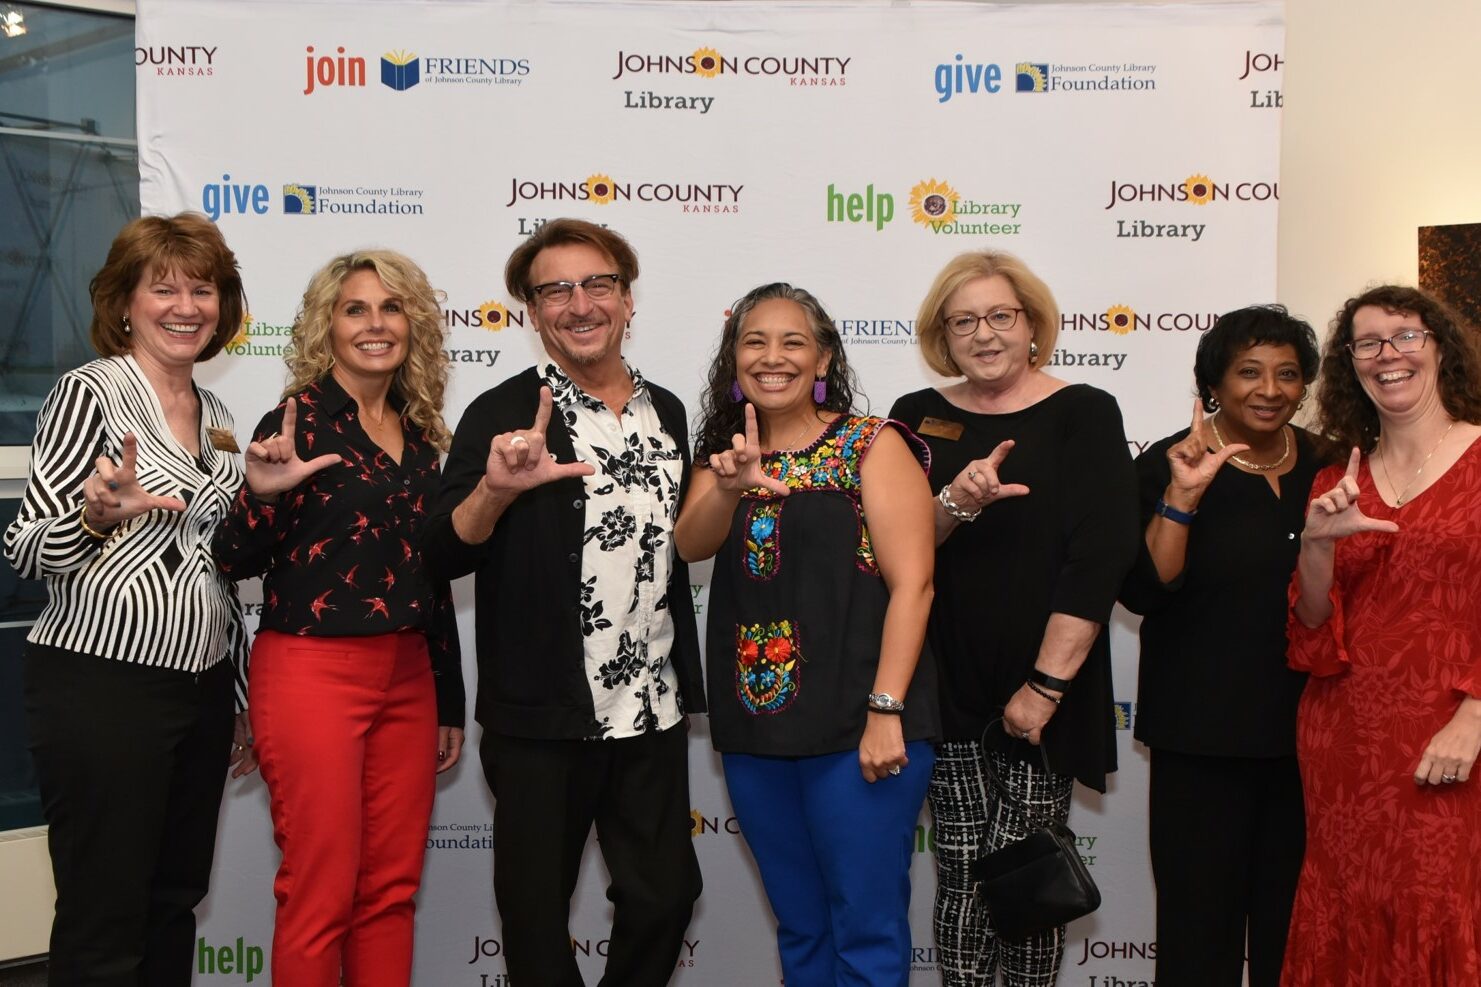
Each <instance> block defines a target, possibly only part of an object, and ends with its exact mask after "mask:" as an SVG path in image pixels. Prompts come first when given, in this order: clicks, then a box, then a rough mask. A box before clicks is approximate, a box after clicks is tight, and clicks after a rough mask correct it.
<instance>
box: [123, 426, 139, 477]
mask: <svg viewBox="0 0 1481 987" xmlns="http://www.w3.org/2000/svg"><path fill="white" fill-rule="evenodd" d="M138 458H139V440H138V439H137V438H135V437H134V433H133V432H125V433H124V435H123V461H122V462H120V463H119V464H118V468H119V469H121V470H123V471H124V472H125V473H132V472H133V471H134V463H135V462H137V461H138Z"/></svg>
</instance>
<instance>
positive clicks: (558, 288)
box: [530, 274, 622, 305]
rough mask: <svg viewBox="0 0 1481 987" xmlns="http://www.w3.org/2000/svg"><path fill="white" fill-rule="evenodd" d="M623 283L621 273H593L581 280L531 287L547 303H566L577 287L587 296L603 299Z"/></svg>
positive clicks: (538, 297)
mask: <svg viewBox="0 0 1481 987" xmlns="http://www.w3.org/2000/svg"><path fill="white" fill-rule="evenodd" d="M621 283H622V275H621V274H593V275H592V276H591V277H589V278H582V279H581V280H580V281H547V282H545V283H544V284H537V285H535V287H533V288H531V289H530V294H532V295H534V296H535V298H536V300H537V301H540V302H542V303H544V304H546V305H565V304H567V303H568V302H570V300H571V296H573V295H574V294H576V289H577V288H580V289H581V290H582V291H584V292H585V293H586V297H587V298H590V299H592V300H593V301H601V300H602V299H603V298H606V297H607V296H608V295H610V294H612V292H614V291H616V290H617V286H618V285H619V284H621Z"/></svg>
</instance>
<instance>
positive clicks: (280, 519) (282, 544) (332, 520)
mask: <svg viewBox="0 0 1481 987" xmlns="http://www.w3.org/2000/svg"><path fill="white" fill-rule="evenodd" d="M294 399H295V401H296V402H297V404H298V425H297V429H296V433H295V441H296V444H297V446H298V454H299V456H301V457H302V458H303V459H305V460H308V459H312V458H314V457H315V456H322V455H324V454H325V453H337V454H339V457H340V461H339V464H338V465H335V466H330V467H328V468H327V469H323V470H320V471H319V472H318V473H316V474H314V475H313V476H312V477H310V478H309V479H308V480H305V481H304V482H303V483H302V484H300V485H299V486H297V487H295V488H294V489H293V490H290V491H288V492H287V493H284V494H281V495H280V496H279V497H278V498H277V499H276V500H275V501H273V502H272V503H267V502H265V501H262V500H259V499H257V498H256V497H254V496H253V495H252V492H251V491H250V490H249V489H248V488H247V485H246V484H245V483H244V484H242V487H241V489H240V490H239V491H238V492H237V495H236V498H235V499H234V500H233V502H232V506H231V510H230V511H229V512H228V513H227V516H226V519H225V521H224V522H223V523H222V525H221V527H220V529H218V531H217V533H216V537H215V540H214V542H213V543H212V551H213V552H214V554H215V556H216V561H217V564H218V565H220V567H221V571H222V572H223V573H225V574H226V575H227V576H228V577H230V578H232V579H236V580H243V579H250V578H252V577H253V576H259V575H260V576H262V577H263V579H262V620H261V621H260V622H259V624H258V625H257V629H258V630H259V631H263V630H269V631H278V632H281V633H283V634H296V635H307V636H310V637H365V636H369V635H372V634H389V633H394V632H396V631H407V630H416V631H422V632H424V633H425V634H426V635H427V650H428V651H429V652H430V653H431V656H432V672H433V675H434V676H435V677H436V684H437V714H438V720H437V722H439V723H440V724H442V725H443V726H454V727H462V726H463V716H464V695H463V673H462V660H461V653H460V651H459V647H458V626H457V622H456V619H455V616H454V613H453V605H452V594H451V592H450V590H449V588H448V583H447V581H446V580H438V579H435V578H433V577H432V576H431V575H429V574H428V572H427V571H426V569H425V567H424V566H423V565H422V554H421V548H420V538H421V534H422V526H423V525H424V524H425V523H426V520H427V510H428V508H429V507H430V506H431V503H432V501H433V500H434V499H435V498H436V496H437V491H438V488H439V485H440V483H441V479H440V472H439V469H438V454H437V448H436V447H435V446H434V445H432V443H431V442H429V441H428V440H427V437H426V436H425V435H424V434H423V433H422V432H421V430H420V429H419V428H418V427H417V426H416V425H414V424H413V423H412V422H411V421H409V420H408V419H406V418H405V417H404V416H403V417H402V419H401V430H402V434H403V435H404V437H405V439H406V447H405V450H404V451H403V452H402V454H401V462H400V463H399V464H398V463H397V462H396V460H395V459H393V458H391V455H390V454H389V453H387V452H386V451H385V450H383V449H381V447H380V446H378V445H376V444H375V443H374V442H372V441H371V439H370V437H369V436H367V435H366V434H365V431H364V429H362V428H361V427H360V420H359V409H358V407H357V406H356V404H355V401H354V399H353V398H351V397H350V396H349V395H348V394H346V393H345V391H344V388H342V387H340V386H339V384H338V382H336V381H335V380H334V378H333V377H332V376H325V377H324V378H322V379H320V380H319V381H317V382H316V383H313V384H310V385H309V386H308V387H307V388H305V389H304V390H303V391H302V392H300V393H299V394H296V395H294ZM392 405H393V407H395V408H396V410H397V411H398V412H399V411H400V410H401V408H400V407H399V402H398V401H396V400H395V399H394V395H393V401H392ZM283 407H284V406H283V405H282V404H279V405H278V406H277V407H276V408H274V409H273V410H272V411H271V412H269V413H268V414H267V415H266V416H264V417H263V419H262V421H261V422H260V423H259V424H258V426H257V431H256V432H255V433H254V434H253V439H254V440H258V439H263V438H266V437H267V436H270V435H274V434H276V433H277V432H279V431H280V430H281V429H282V425H283Z"/></svg>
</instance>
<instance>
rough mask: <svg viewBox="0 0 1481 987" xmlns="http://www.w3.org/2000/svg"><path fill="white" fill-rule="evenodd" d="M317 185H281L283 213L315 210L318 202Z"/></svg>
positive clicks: (307, 212)
mask: <svg viewBox="0 0 1481 987" xmlns="http://www.w3.org/2000/svg"><path fill="white" fill-rule="evenodd" d="M318 191H319V190H318V186H312V187H310V186H304V185H297V184H290V185H284V186H283V211H284V212H285V213H302V214H304V215H308V214H309V213H312V212H315V211H316V209H315V206H316V204H317V202H318Z"/></svg>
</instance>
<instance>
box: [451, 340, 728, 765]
mask: <svg viewBox="0 0 1481 987" xmlns="http://www.w3.org/2000/svg"><path fill="white" fill-rule="evenodd" d="M541 386H542V381H541V378H540V375H539V373H538V372H537V371H536V369H535V368H534V367H531V368H530V369H528V370H526V371H525V372H524V373H521V374H519V375H518V376H515V377H511V378H510V379H509V380H506V381H504V383H502V384H500V385H499V386H498V387H495V388H493V389H492V390H489V391H485V392H484V393H483V394H481V395H480V396H479V397H478V398H477V399H476V400H475V401H474V402H473V403H472V404H471V405H469V406H468V410H467V411H465V412H464V413H463V418H462V421H460V422H459V423H458V428H457V432H456V434H454V436H453V444H452V451H451V452H450V453H449V455H448V459H447V464H446V466H445V467H444V468H443V471H442V481H443V482H442V494H441V496H440V497H439V498H438V501H437V505H436V507H435V508H434V510H433V512H432V517H431V519H430V521H429V522H428V524H427V528H426V534H425V537H424V539H423V547H422V552H423V556H424V558H425V559H426V562H427V564H428V566H429V567H431V568H432V569H433V570H435V571H439V572H440V573H441V574H442V575H444V576H445V577H446V578H448V579H454V578H456V577H458V576H461V575H464V574H466V573H469V572H473V573H475V574H476V576H475V583H474V602H475V620H476V631H477V632H476V638H477V648H478V695H477V700H476V702H475V704H474V717H475V718H476V719H477V720H478V722H479V723H480V724H482V726H483V728H484V729H485V730H489V731H492V732H494V733H498V734H503V735H507V736H514V737H529V738H534V739H545V740H577V739H584V738H587V737H595V736H598V735H599V733H600V730H599V728H598V725H597V722H596V712H595V709H594V707H593V706H592V698H591V688H590V686H589V684H588V683H587V681H586V663H585V656H584V651H583V645H584V638H583V637H582V634H581V620H580V608H579V601H580V599H581V552H582V538H583V536H584V534H585V527H586V511H585V507H586V496H585V493H586V492H585V488H584V486H583V484H582V481H581V478H580V477H574V478H570V479H564V480H557V481H555V482H553V483H548V484H546V485H544V486H542V487H536V488H535V489H533V490H527V491H525V492H524V493H522V494H520V495H519V497H518V499H516V500H515V501H514V503H512V504H510V505H509V508H508V510H506V511H505V512H504V514H503V516H502V517H500V518H499V523H498V524H497V525H496V526H495V527H494V533H493V534H492V535H491V536H489V539H488V541H486V542H484V543H483V544H482V545H469V544H467V543H465V542H464V541H463V540H462V539H461V538H459V537H458V534H457V532H456V531H455V530H454V529H453V525H452V512H453V510H454V508H456V507H457V506H458V505H459V504H461V503H462V502H463V501H464V499H466V498H467V496H468V494H469V493H470V492H471V491H472V490H473V489H474V487H475V486H476V485H477V484H478V483H479V481H480V480H481V479H482V478H483V474H484V468H485V464H486V463H487V461H488V454H489V442H490V441H491V440H492V439H493V437H494V436H495V435H498V434H500V433H502V432H508V431H512V430H514V429H520V428H529V427H530V423H531V422H533V421H534V420H535V410H536V408H537V407H538V406H539V403H540V387H541ZM648 393H649V395H650V396H651V398H652V400H653V405H654V408H655V409H656V410H657V412H658V418H659V421H661V422H662V423H663V427H664V429H665V430H666V431H667V432H668V433H669V434H670V435H671V436H673V437H674V440H675V441H676V442H677V443H678V446H679V451H680V452H681V453H682V455H683V479H682V480H681V484H680V490H679V502H680V503H681V504H682V503H683V499H684V496H685V494H686V493H687V492H688V485H689V464H690V462H689V433H688V426H687V422H686V419H685V413H684V405H683V403H682V402H680V401H679V399H678V398H677V397H675V396H674V395H673V394H671V393H669V392H668V391H666V390H664V389H663V388H661V387H657V386H655V385H654V384H653V383H652V382H649V383H648ZM546 447H547V449H548V450H549V451H550V452H552V453H554V454H555V457H556V459H557V460H559V461H560V462H562V463H570V462H575V460H576V453H575V447H574V446H573V444H572V440H571V434H570V433H569V432H568V431H567V430H566V427H565V425H564V424H563V422H562V419H561V416H560V415H559V414H556V415H552V416H551V420H550V426H549V428H548V430H547V431H546ZM668 599H669V606H670V608H671V610H672V613H673V620H674V650H673V653H672V655H671V656H670V661H671V662H672V663H673V666H674V672H675V674H676V675H677V677H678V682H679V696H680V699H681V701H682V702H683V706H684V710H685V712H688V713H698V712H703V711H704V709H705V698H704V682H703V679H702V677H701V673H700V661H699V635H698V633H697V631H696V629H695V623H694V597H693V594H692V593H691V592H690V589H689V567H688V566H687V565H686V564H685V563H684V561H683V560H682V559H678V558H675V559H674V566H673V574H672V576H671V578H670V580H669V586H668Z"/></svg>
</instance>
